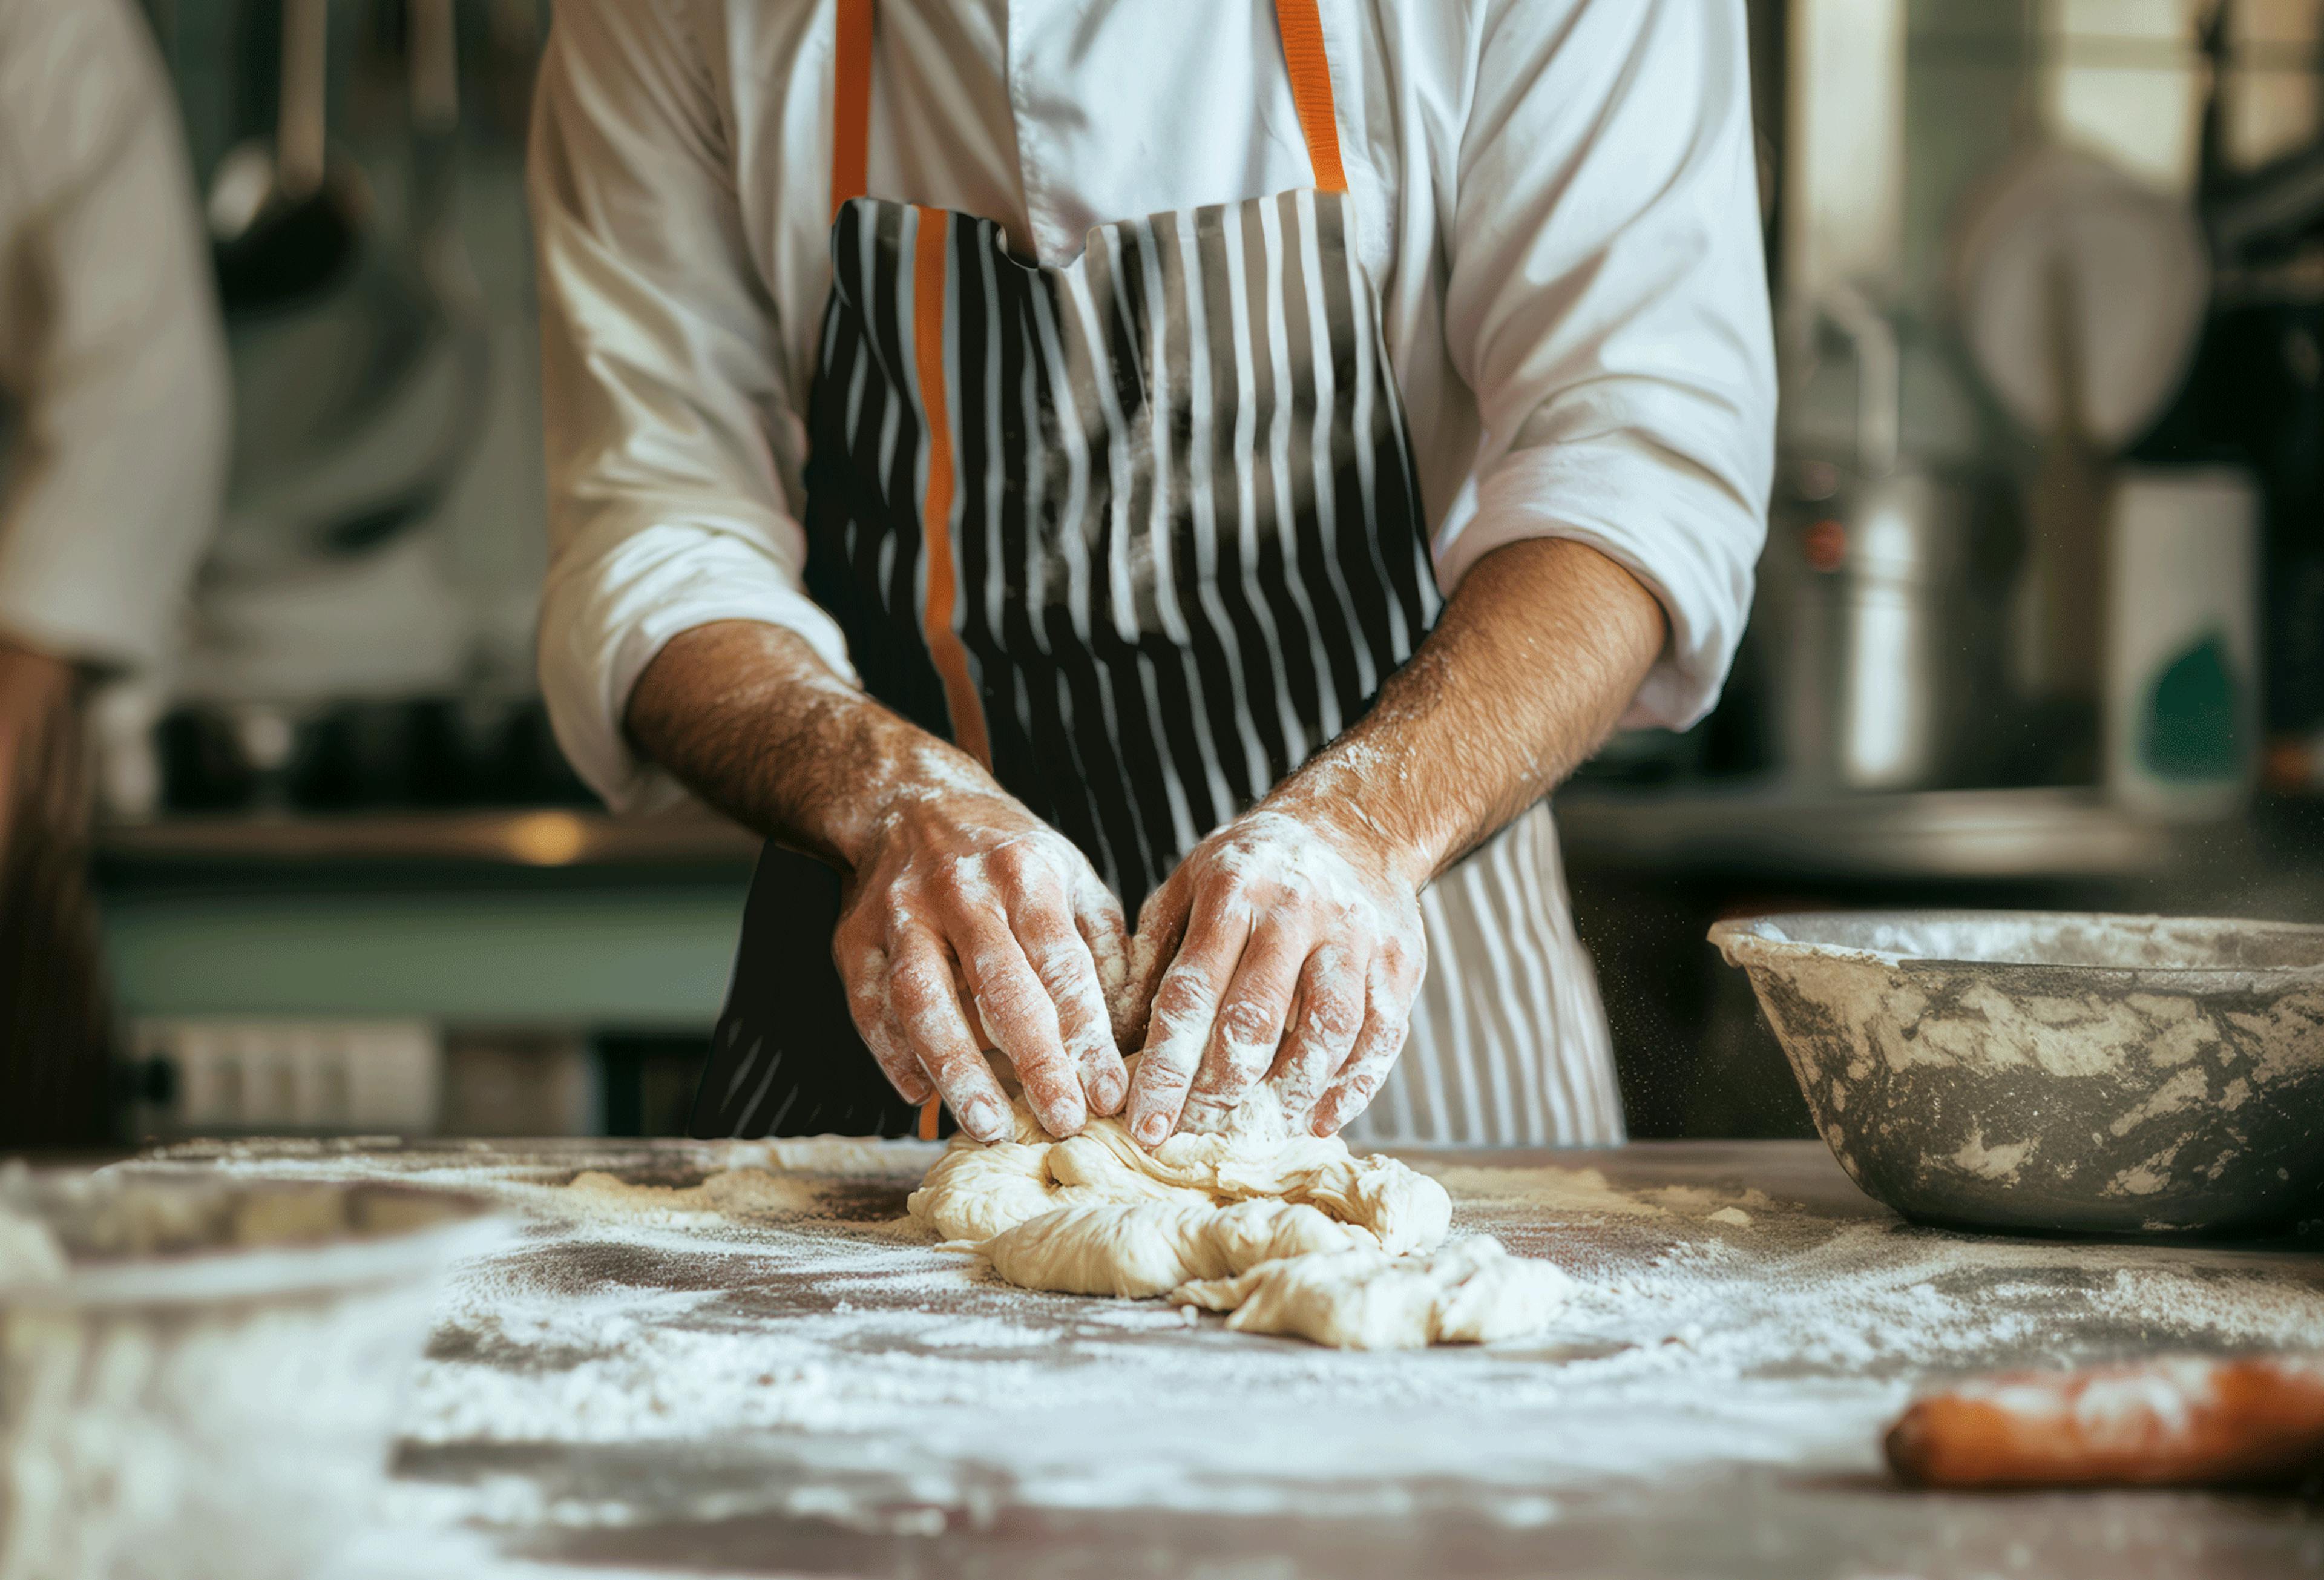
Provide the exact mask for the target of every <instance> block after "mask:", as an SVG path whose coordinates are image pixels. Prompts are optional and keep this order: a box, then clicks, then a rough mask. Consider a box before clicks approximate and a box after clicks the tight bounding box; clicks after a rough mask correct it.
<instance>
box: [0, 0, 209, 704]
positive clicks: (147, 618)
mask: <svg viewBox="0 0 2324 1580" xmlns="http://www.w3.org/2000/svg"><path fill="white" fill-rule="evenodd" d="M0 349H5V358H4V359H0V361H5V366H0V383H5V385H6V386H7V388H8V391H9V393H10V394H11V396H12V397H13V398H14V404H15V405H16V406H17V407H18V408H19V411H18V432H17V434H16V436H15V439H16V442H15V444H14V445H13V446H12V447H11V449H12V453H11V456H10V465H9V467H8V483H7V487H6V492H5V495H0V637H6V638H8V639H11V640H14V641H16V642H23V643H26V644H28V645H31V646H33V647H36V648H40V649H42V650H43V651H49V652H52V653H55V654H57V655H59V656H60V657H63V658H68V659H71V660H74V661H79V662H82V663H86V664H88V665H91V666H93V667H96V668H98V669H105V670H122V669H135V668H142V667H145V666H150V665H152V664H154V663H155V662H157V661H161V660H162V659H164V658H165V657H167V656H168V654H169V652H170V651H171V648H172V647H174V646H175V644H176V639H177V637H178V634H179V631H180V624H181V623H182V618H183V615H184V609H185V600H186V592H187V588H188V587H189V585H190V584H191V582H192V579H193V575H194V568H195V565H196V564H197V562H198V560H199V559H200V557H201V554H202V550H203V549H204V547H205V546H206V545H207V544H208V541H209V537H210V533H211V531H212V529H213V528H214V527H215V526H216V524H217V506H218V499H219V494H220V493H221V491H222V489H223V487H224V485H225V477H226V448H227V427H228V421H227V412H228V409H229V405H230V395H229V388H228V384H227V375H226V346H225V340H224V337H223V336H222V334H221V332H220V329H219V327H218V319H217V302H216V300H215V299H214V297H213V295H212V292H211V287H210V273H209V258H208V254H207V252H206V251H205V249H204V248H203V246H202V243H201V226H200V224H199V222H198V219H197V217H196V215H195V211H194V201H193V181H192V173H191V171H190V170H189V168H188V164H187V161H186V152H185V148H184V145H183V142H182V139H181V138H180V134H179V129H178V121H177V111H176V101H175V100H174V99H173V98H172V97H171V93H170V86H169V82H168V79H167V78H166V77H165V76H164V74H163V72H162V69H161V60H160V59H159V57H158V56H157V54H156V53H155V51H154V50H153V47H152V41H151V40H150V39H149V38H148V37H147V36H146V35H145V31H144V24H143V22H142V20H141V19H140V18H139V17H138V15H137V14H136V13H135V12H134V10H133V9H132V8H131V7H130V5H128V4H126V0H78V3H77V4H73V5H52V4H41V3H39V0H0Z"/></svg>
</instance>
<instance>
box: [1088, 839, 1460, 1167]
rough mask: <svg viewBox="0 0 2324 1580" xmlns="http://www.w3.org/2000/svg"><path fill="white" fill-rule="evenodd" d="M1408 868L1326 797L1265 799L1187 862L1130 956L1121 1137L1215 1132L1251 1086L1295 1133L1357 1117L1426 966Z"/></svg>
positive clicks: (1157, 1138) (1160, 895) (1151, 907)
mask: <svg viewBox="0 0 2324 1580" xmlns="http://www.w3.org/2000/svg"><path fill="white" fill-rule="evenodd" d="M1417 865H1418V863H1417V862H1416V859H1415V858H1414V857H1413V855H1411V854H1409V853H1406V852H1403V851H1400V850H1398V849H1397V848H1395V846H1394V845H1393V843H1392V842H1390V841H1388V840H1387V839H1386V838H1384V837H1383V836H1381V835H1380V834H1379V833H1378V832H1377V831H1376V830H1374V829H1371V828H1369V827H1367V826H1366V824H1365V823H1364V821H1363V819H1362V818H1361V817H1360V815H1357V814H1354V813H1353V812H1352V811H1351V810H1350V809H1346V808H1335V807H1334V806H1333V805H1332V804H1331V803H1330V801H1329V799H1327V798H1323V797H1313V798H1295V799H1281V800H1279V799H1276V798H1270V799H1269V800H1268V801H1267V802H1262V803H1261V804H1260V805H1259V806H1258V807H1256V808H1252V809H1251V810H1250V811H1249V812H1247V813H1245V814H1244V815H1243V816H1242V817H1240V818H1236V819H1235V820H1234V821H1232V822H1231V823H1228V824H1227V825H1225V826H1224V827H1222V828H1220V829H1219V830H1218V831H1217V832H1216V833H1214V834H1213V835H1212V836H1210V837H1209V838H1208V839H1205V840H1203V843H1202V844H1200V845H1196V846H1195V847H1194V849H1193V850H1192V851H1191V852H1189V853H1188V854H1187V856H1186V859H1185V861H1183V862H1181V863H1180V864H1179V865H1178V868H1177V870H1176V872H1174V873H1171V874H1170V876H1169V878H1168V879H1167V881H1166V882H1164V883H1163V885H1162V886H1161V887H1160V888H1159V889H1157V890H1156V891H1155V892H1154V893H1153V895H1152V896H1151V897H1150V898H1149V899H1148V901H1146V904H1145V907H1144V909H1143V910H1141V911H1140V912H1139V919H1138V935H1137V937H1136V938H1135V939H1133V940H1132V942H1131V945H1130V961H1131V965H1130V991H1131V993H1132V994H1133V997H1132V998H1131V1001H1130V1010H1131V1012H1132V1023H1133V1024H1143V1025H1144V1026H1145V1028H1146V1043H1145V1055H1146V1056H1145V1058H1142V1059H1140V1060H1139V1067H1138V1074H1137V1076H1136V1077H1135V1078H1134V1079H1133V1080H1132V1081H1131V1083H1130V1104H1129V1113H1128V1118H1129V1123H1130V1133H1131V1134H1132V1135H1134V1136H1136V1137H1137V1138H1138V1140H1139V1141H1141V1142H1143V1143H1144V1144H1145V1145H1147V1146H1148V1147H1152V1146H1156V1145H1158V1144H1160V1142H1162V1141H1164V1140H1165V1139H1167V1137H1168V1136H1169V1135H1170V1134H1171V1132H1173V1131H1174V1130H1179V1129H1184V1130H1188V1131H1195V1132H1204V1131H1217V1130H1220V1129H1222V1128H1223V1126H1224V1123H1225V1121H1226V1117H1227V1115H1228V1114H1230V1113H1232V1112H1233V1111H1234V1109H1235V1107H1236V1105H1237V1104H1240V1103H1241V1102H1242V1100H1243V1098H1244V1097H1245V1096H1246V1095H1249V1093H1250V1090H1251V1088H1252V1086H1254V1085H1255V1084H1257V1083H1258V1082H1259V1081H1261V1080H1265V1081H1266V1082H1267V1083H1268V1085H1269V1086H1272V1087H1274V1088H1275V1091H1276V1094H1277V1096H1278V1097H1279V1099H1280V1100H1281V1102H1282V1104H1283V1111H1284V1114H1285V1117H1286V1119H1287V1120H1288V1121H1289V1122H1290V1123H1291V1124H1292V1126H1293V1127H1294V1128H1295V1130H1296V1129H1297V1128H1299V1127H1302V1126H1305V1128H1307V1129H1310V1130H1312V1131H1313V1132H1314V1133H1315V1134H1317V1135H1324V1136H1328V1135H1332V1134H1334V1133H1336V1132H1338V1130H1339V1129H1340V1127H1341V1126H1342V1125H1343V1124H1345V1123H1347V1122H1348V1121H1349V1120H1351V1119H1352V1118H1354V1117H1355V1116H1356V1115H1357V1114H1359V1113H1362V1112H1363V1109H1364V1105H1365V1104H1368V1103H1369V1102H1370V1101H1371V1097H1372V1094H1373V1093H1375V1092H1377V1091H1378V1090H1379V1086H1380V1083H1381V1082H1382V1081H1383V1080H1385V1079H1386V1078H1387V1076H1388V1068H1389V1067H1390V1066H1391V1065H1393V1064H1394V1063H1395V1062H1396V1057H1397V1054H1398V1053H1400V1052H1402V1051H1403V1050H1404V1039H1405V1034H1406V1030H1407V1029H1408V1027H1409V1026H1410V1023H1411V1017H1412V1002H1413V998H1414V996H1415V995H1416V993H1418V992H1419V990H1420V979H1421V975H1422V973H1423V971H1424V970H1425V967H1426V964H1427V942H1426V938H1425V935H1424V934H1423V932H1422V930H1421V923H1420V886H1421V883H1422V882H1424V881H1425V873H1418V872H1415V871H1413V870H1410V869H1412V868H1414V867H1416V866H1417Z"/></svg>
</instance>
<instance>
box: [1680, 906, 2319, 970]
mask: <svg viewBox="0 0 2324 1580" xmlns="http://www.w3.org/2000/svg"><path fill="white" fill-rule="evenodd" d="M1834 919H1848V920H1851V921H1895V922H1898V923H1906V922H1932V921H1939V922H1942V921H1995V922H2000V921H2006V922H2021V923H2033V922H2041V921H2061V922H2068V921H2070V922H2092V921H2105V922H2134V923H2135V922H2149V923H2164V924H2168V925H2171V926H2174V927H2187V926H2193V927H2216V928H2240V929H2248V930H2250V931H2253V932H2259V933H2266V934H2270V935H2273V936H2275V937H2279V938H2281V937H2293V938H2301V937H2306V938H2315V939H2317V940H2318V942H2319V945H2324V924H2319V923H2314V922H2298V921H2265V920H2260V919H2255V918H2249V917H2226V916H2165V915H2162V914H2159V913H2153V912H2144V911H2110V910H1973V909H1958V910H1804V911H1781V912H1774V913H1770V914H1767V915H1764V916H1752V917H1738V918H1735V919H1730V920H1726V921H1720V922H1716V923H1714V924H1713V925H1712V927H1711V934H1710V938H1711V943H1713V944H1715V945H1717V946H1718V947H1719V951H1720V954H1721V955H1722V956H1725V957H1726V959H1727V961H1728V963H1729V965H1732V966H1748V965H1749V964H1751V962H1752V960H1753V958H1755V957H1756V958H1758V959H1774V958H1779V957H1790V958H1794V959H1806V958H1813V959H1823V960H1842V961H1855V962H1860V963H1863V964H1867V965H1878V966H1889V967H1898V966H1901V967H1910V968H1915V969H1921V970H1941V969H1960V970H1975V971H2013V972H2015V971H2024V972H2034V973H2043V974H2049V973H2056V974H2059V975H2065V974H2069V973H2070V974H2072V975H2076V976H2080V977H2088V976H2091V975H2108V976H2120V977H2124V978H2129V979H2135V980H2140V981H2152V980H2154V979H2156V978H2159V977H2194V978H2200V979H2204V980H2207V981H2209V982H2212V983H2215V984H2221V985H2225V984H2227V982H2229V981H2233V980H2242V981H2258V982H2268V983H2278V984H2300V983H2307V982H2324V959H2319V961H2318V962H2317V963H2316V964H2314V965H2310V966H2177V965H2172V966H2086V965H2078V964H2075V963H2074V962H2071V961H2065V960H1979V959H1975V958H1969V957H1964V956H1949V955H1904V954H1899V953H1896V952H1894V951H1891V950H1886V949H1867V948H1863V947H1856V946H1853V945H1846V944H1830V943H1820V942H1817V941H1815V940H1812V939H1808V938H1789V937H1784V936H1780V935H1779V934H1778V933H1776V932H1771V931H1769V930H1767V929H1784V928H1785V927H1786V925H1787V924H1797V925H1800V926H1810V925H1813V924H1815V923H1818V922H1828V921H1831V920H1834Z"/></svg>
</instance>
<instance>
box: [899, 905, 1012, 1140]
mask: <svg viewBox="0 0 2324 1580" xmlns="http://www.w3.org/2000/svg"><path fill="white" fill-rule="evenodd" d="M890 956H891V966H890V975H889V979H888V1001H889V1003H890V1004H891V1005H892V1006H893V1007H894V1010H895V1015H896V1022H897V1024H898V1025H899V1027H900V1028H901V1029H902V1031H903V1035H904V1040H905V1042H906V1043H907V1044H908V1046H909V1047H910V1049H911V1051H912V1056H913V1058H916V1059H918V1061H919V1064H920V1067H921V1068H922V1069H923V1070H925V1071H926V1072H927V1076H928V1078H929V1079H931V1080H933V1081H934V1082H935V1083H936V1090H937V1091H939V1092H941V1093H943V1094H944V1099H945V1103H946V1104H948V1105H949V1106H950V1107H951V1109H952V1112H953V1117H954V1118H955V1119H957V1120H959V1121H960V1128H961V1129H963V1130H964V1131H966V1132H968V1133H969V1134H971V1135H973V1136H974V1137H975V1138H976V1139H977V1140H978V1141H1007V1140H1009V1139H1010V1136H1011V1135H1012V1134H1013V1133H1014V1132H1015V1129H1016V1127H1015V1126H1014V1125H1013V1124H1012V1123H1010V1118H1009V1100H1008V1098H1007V1097H1006V1096H1004V1095H1002V1093H1001V1083H1000V1082H998V1081H996V1080H994V1079H993V1078H992V1070H991V1067H989V1066H988V1065H986V1064H985V1062H984V1045H983V1042H982V1040H981V1039H979V1038H977V1037H976V1036H974V1035H973V1033H972V1032H971V1031H970V1030H969V1025H968V1020H967V1017H966V1015H965V1014H964V1011H963V1006H962V1004H961V1000H960V994H959V993H958V992H957V991H956V990H955V989H954V985H953V960H952V955H951V952H950V951H949V950H947V949H946V948H945V947H944V944H943V943H942V941H941V940H939V939H938V938H936V935H935V934H934V933H932V932H930V931H928V930H927V929H926V928H923V927H918V926H912V927H907V928H903V929H898V935H897V938H896V939H895V947H894V948H893V949H892V950H890Z"/></svg>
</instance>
